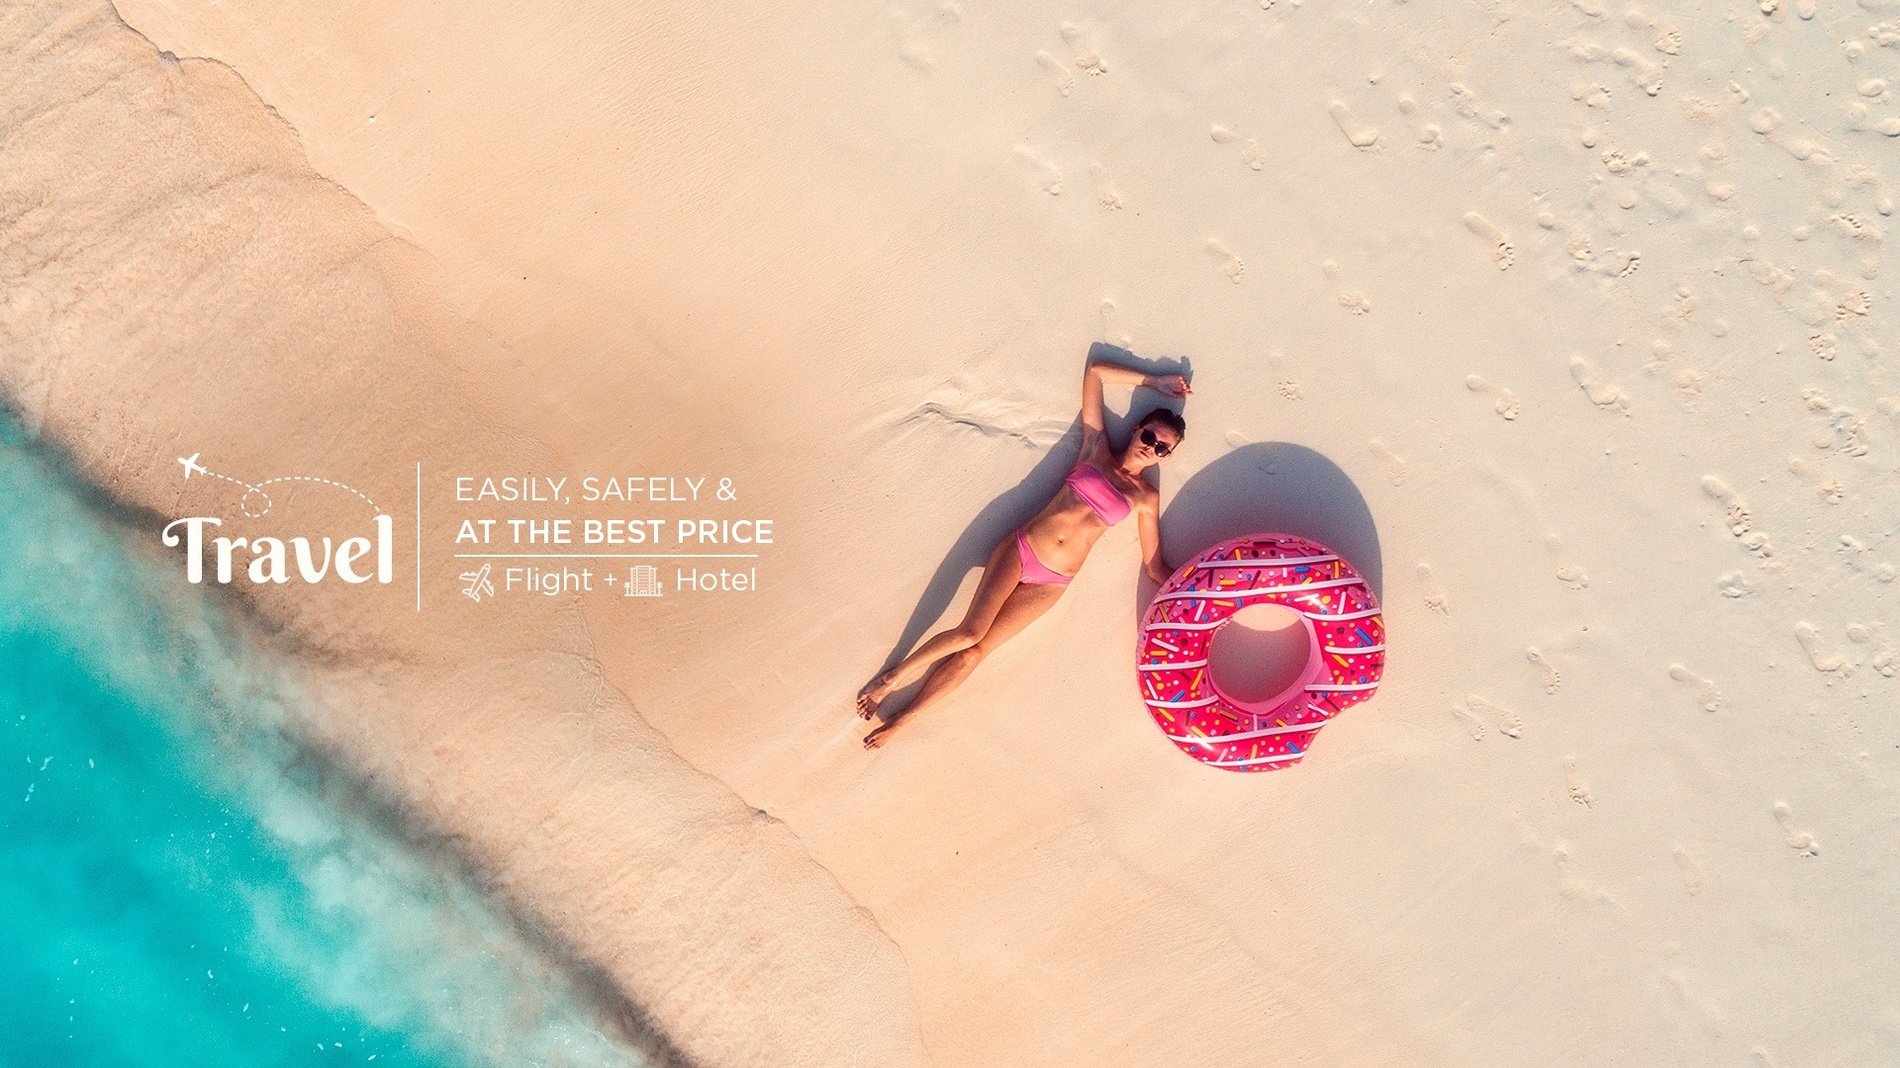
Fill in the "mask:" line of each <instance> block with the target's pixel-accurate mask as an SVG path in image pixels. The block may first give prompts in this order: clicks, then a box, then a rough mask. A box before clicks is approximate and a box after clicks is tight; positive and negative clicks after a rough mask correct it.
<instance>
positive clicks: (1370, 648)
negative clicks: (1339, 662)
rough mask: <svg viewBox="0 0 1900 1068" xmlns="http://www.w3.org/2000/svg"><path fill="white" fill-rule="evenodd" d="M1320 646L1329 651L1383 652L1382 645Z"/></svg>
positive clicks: (1383, 647)
mask: <svg viewBox="0 0 1900 1068" xmlns="http://www.w3.org/2000/svg"><path fill="white" fill-rule="evenodd" d="M1320 648H1322V649H1324V650H1326V651H1327V652H1329V653H1383V652H1385V646H1383V645H1322V646H1320Z"/></svg>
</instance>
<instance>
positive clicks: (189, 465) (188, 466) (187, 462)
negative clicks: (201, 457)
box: [178, 452, 210, 480]
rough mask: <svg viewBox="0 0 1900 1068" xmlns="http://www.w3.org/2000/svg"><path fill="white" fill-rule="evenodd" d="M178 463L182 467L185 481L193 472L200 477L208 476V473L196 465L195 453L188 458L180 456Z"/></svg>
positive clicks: (196, 457) (196, 456)
mask: <svg viewBox="0 0 1900 1068" xmlns="http://www.w3.org/2000/svg"><path fill="white" fill-rule="evenodd" d="M178 462H179V463H181V464H183V465H184V467H185V478H186V479H187V480H189V479H190V478H191V476H192V474H193V473H194V472H195V473H197V474H200V475H205V474H210V472H209V471H206V470H205V469H204V467H203V466H201V465H200V464H199V463H198V454H197V453H195V452H194V453H192V454H191V455H190V456H180V457H179V458H178Z"/></svg>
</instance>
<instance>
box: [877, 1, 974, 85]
mask: <svg viewBox="0 0 1900 1068" xmlns="http://www.w3.org/2000/svg"><path fill="white" fill-rule="evenodd" d="M890 17H891V32H892V34H893V35H895V36H896V38H897V55H898V58H900V59H902V60H903V61H904V62H905V63H908V64H910V65H911V66H912V67H915V68H916V69H918V70H920V71H923V72H924V73H926V74H928V73H929V72H930V71H931V70H933V69H935V68H936V66H937V56H936V53H935V52H934V51H932V49H931V47H930V41H931V38H932V37H934V36H936V35H937V34H939V33H941V32H942V30H941V27H945V26H950V25H954V24H955V23H957V22H959V21H961V20H962V18H963V9H962V8H961V7H958V6H957V5H956V3H955V2H954V0H944V3H941V4H939V5H937V13H936V14H935V15H934V16H932V17H931V18H930V20H929V21H930V22H932V23H934V24H935V27H927V26H925V25H924V20H921V19H919V18H918V17H917V16H916V15H913V14H911V13H910V12H908V11H905V10H903V9H902V8H900V7H892V8H891V9H890Z"/></svg>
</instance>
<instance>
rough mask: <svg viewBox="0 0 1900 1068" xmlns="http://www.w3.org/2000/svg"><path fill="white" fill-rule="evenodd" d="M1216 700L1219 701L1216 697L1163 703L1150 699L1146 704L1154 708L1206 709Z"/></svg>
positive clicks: (1157, 699)
mask: <svg viewBox="0 0 1900 1068" xmlns="http://www.w3.org/2000/svg"><path fill="white" fill-rule="evenodd" d="M1218 700H1220V698H1219V697H1218V696H1215V697H1202V698H1197V699H1196V700H1193V701H1163V700H1161V699H1160V698H1156V697H1150V698H1148V703H1149V704H1151V705H1153V706H1155V707H1156V708H1206V707H1207V706H1208V705H1211V704H1213V703H1214V702H1216V701H1218Z"/></svg>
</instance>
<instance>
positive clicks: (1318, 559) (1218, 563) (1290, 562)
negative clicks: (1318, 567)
mask: <svg viewBox="0 0 1900 1068" xmlns="http://www.w3.org/2000/svg"><path fill="white" fill-rule="evenodd" d="M1337 559H1339V557H1337V556H1281V557H1267V556H1257V557H1255V558H1253V559H1252V560H1209V561H1208V562H1207V563H1204V564H1198V565H1196V566H1197V567H1205V568H1216V567H1288V566H1292V567H1298V566H1300V565H1302V564H1325V563H1331V562H1332V561H1334V560H1337Z"/></svg>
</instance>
